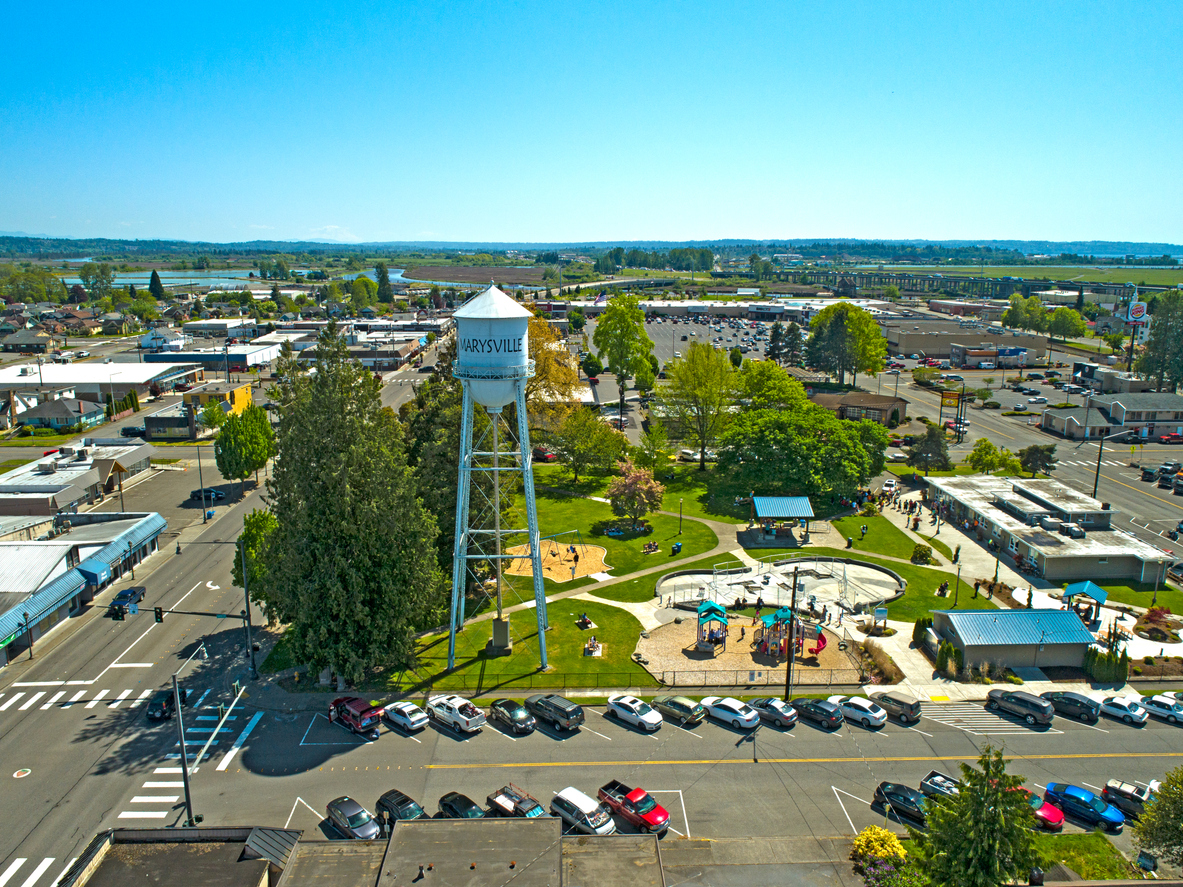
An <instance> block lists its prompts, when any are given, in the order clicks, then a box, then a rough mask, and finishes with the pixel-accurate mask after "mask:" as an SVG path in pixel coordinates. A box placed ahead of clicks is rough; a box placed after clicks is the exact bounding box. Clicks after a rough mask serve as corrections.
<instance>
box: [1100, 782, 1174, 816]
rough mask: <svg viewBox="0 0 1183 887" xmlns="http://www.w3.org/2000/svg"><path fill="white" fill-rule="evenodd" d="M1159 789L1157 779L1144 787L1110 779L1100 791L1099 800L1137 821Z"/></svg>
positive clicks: (1160, 784) (1159, 784)
mask: <svg viewBox="0 0 1183 887" xmlns="http://www.w3.org/2000/svg"><path fill="white" fill-rule="evenodd" d="M1161 787H1162V783H1160V782H1159V781H1158V780H1157V779H1152V780H1150V782H1148V783H1147V784H1145V785H1137V784H1135V783H1132V782H1122V781H1121V780H1120V779H1110V780H1109V781H1108V782H1106V783H1105V788H1103V789H1102V790H1101V799H1102V800H1103V801H1105V802H1106V803H1107V804H1112V805H1113V806H1114V807H1116V808H1117V809H1118V810H1120V811H1121V812H1122V813H1124V814H1125V815H1126V816H1127V817H1132V818H1134V819H1138V818H1140V817H1141V816H1142V811H1143V810H1145V809H1146V805H1147V804H1149V803H1150V802H1151V801H1153V800H1154V796H1155V794H1156V793H1157V792H1158V790H1159V789H1160V788H1161Z"/></svg>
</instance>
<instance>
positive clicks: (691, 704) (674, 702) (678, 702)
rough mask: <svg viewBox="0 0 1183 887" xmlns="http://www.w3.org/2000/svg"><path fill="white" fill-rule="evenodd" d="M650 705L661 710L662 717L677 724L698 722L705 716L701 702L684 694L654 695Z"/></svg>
mask: <svg viewBox="0 0 1183 887" xmlns="http://www.w3.org/2000/svg"><path fill="white" fill-rule="evenodd" d="M651 705H652V706H653V707H654V708H655V709H657V710H658V711H659V712H661V716H662V717H663V718H667V719H669V720H670V721H676V722H677V723H679V724H698V723H701V722H702V719H703V718H705V717H706V716H707V710H706V709H705V708H703V706H702V703H700V702H695V701H694V700H693V699H687V698H686V697H685V696H654V697H653V702H652V703H651Z"/></svg>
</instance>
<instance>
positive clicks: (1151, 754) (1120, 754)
mask: <svg viewBox="0 0 1183 887" xmlns="http://www.w3.org/2000/svg"><path fill="white" fill-rule="evenodd" d="M1018 757H1019V758H1021V759H1022V760H1025V761H1066V760H1073V759H1088V758H1183V751H1178V752H1172V751H1161V752H1159V751H1147V752H1128V751H1115V752H1082V753H1079V754H1068V755H1019V756H1018ZM974 760H977V757H976V756H975V755H916V756H910V755H898V756H887V757H866V758H861V757H848V758H760V759H759V761H757V763H759V764H846V763H849V762H851V761H875V762H879V763H890V762H900V761H925V762H928V761H974ZM751 763H752V761H751V759H750V758H726V759H724V760H719V759H711V758H706V759H703V760H687V761H539V762H532V763H531V762H525V761H517V762H514V763H507V764H426V765H424V769H427V770H488V769H491V768H498V767H641V766H646V767H653V766H660V767H676V766H698V765H715V764H751Z"/></svg>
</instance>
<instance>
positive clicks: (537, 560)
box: [516, 380, 550, 668]
mask: <svg viewBox="0 0 1183 887" xmlns="http://www.w3.org/2000/svg"><path fill="white" fill-rule="evenodd" d="M516 387H517V395H518V399H517V406H518V409H517V413H518V446H519V447H520V448H521V453H522V457H521V460H520V464H521V466H522V483H523V484H524V485H525V493H526V532H527V533H528V534H529V536H530V564H531V572H532V573H533V574H534V607H535V609H536V610H537V611H538V613H537V616H538V655H539V656H540V657H541V665H542V668H546V629H547V626H548V625H549V624H550V623H549V620H548V619H547V616H546V589H545V588H544V587H543V584H542V583H543V580H542V551H541V548H540V545H541V543H540V541H539V538H538V507H537V505H536V504H535V502H534V472H533V470H532V469H531V467H530V466H531V462H533V456H534V454H533V451H532V450H531V449H530V422H529V417H528V416H527V415H526V384H525V382H523V381H520V380H519V381H518V383H517V386H516Z"/></svg>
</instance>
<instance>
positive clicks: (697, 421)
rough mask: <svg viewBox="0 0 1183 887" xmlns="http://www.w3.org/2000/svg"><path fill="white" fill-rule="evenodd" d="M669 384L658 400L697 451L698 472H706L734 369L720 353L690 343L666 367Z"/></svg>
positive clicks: (729, 397)
mask: <svg viewBox="0 0 1183 887" xmlns="http://www.w3.org/2000/svg"><path fill="white" fill-rule="evenodd" d="M666 374H667V375H668V376H669V384H668V385H666V386H665V387H664V388H662V389H661V392H660V398H661V400H662V402H663V404H664V405H665V407H666V409H667V410H668V412H669V414H670V415H671V416H673V417H674V418H675V419H676V420H677V422H678V425H679V427H681V428H682V433H683V435H684V436H685V438H686V440H687V441H689V442H690V443H693V444H694V445H695V446H696V447H697V448H698V460H699V462H698V464H699V468H701V469H703V470H705V469H706V464H707V463H706V451H707V448H708V447H710V446H711V445H713V444H714V443H715V441H716V440H717V439H718V437H719V434H720V432H722V430H723V428H724V426H725V424H726V421H727V417H728V409H729V408H730V406H731V404H732V400H733V397H734V393H735V368H734V367H733V366H732V365H731V362H730V361H729V360H728V359H727V355H726V354H725V353H724V352H722V351H716V350H715V349H714V348H713V347H711V346H710V345H705V344H703V343H701V342H691V343H690V348H689V349H688V350H687V352H686V356H685V357H684V358H679V359H676V360H674V361H673V362H672V363H671V364H669V366H667V367H666Z"/></svg>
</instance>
